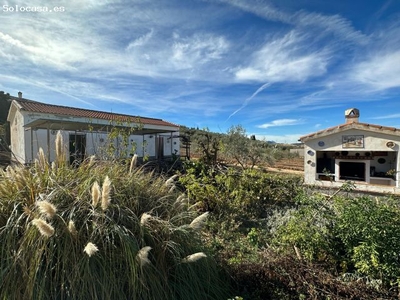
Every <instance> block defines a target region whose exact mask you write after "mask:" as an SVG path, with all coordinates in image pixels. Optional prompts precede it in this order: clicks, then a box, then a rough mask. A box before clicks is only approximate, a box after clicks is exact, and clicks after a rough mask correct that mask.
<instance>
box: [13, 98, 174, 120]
mask: <svg viewBox="0 0 400 300" xmlns="http://www.w3.org/2000/svg"><path fill="white" fill-rule="evenodd" d="M11 98H12V99H13V100H14V101H16V102H18V104H19V105H20V106H21V108H22V110H25V111H29V112H36V113H47V114H55V115H62V116H71V117H82V118H88V119H102V120H109V121H120V122H138V120H139V121H140V123H142V124H148V125H159V126H170V127H179V125H177V124H173V123H170V122H166V121H164V120H162V119H154V118H147V117H140V116H130V115H124V114H117V113H108V112H103V111H96V110H90V109H82V108H75V107H68V106H60V105H53V104H47V103H41V102H37V101H33V100H28V99H23V98H22V99H21V98H17V97H11Z"/></svg>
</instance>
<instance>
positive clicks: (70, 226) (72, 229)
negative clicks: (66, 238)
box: [68, 220, 78, 236]
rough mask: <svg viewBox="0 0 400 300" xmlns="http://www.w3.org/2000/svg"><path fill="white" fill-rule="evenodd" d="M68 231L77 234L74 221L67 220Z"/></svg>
mask: <svg viewBox="0 0 400 300" xmlns="http://www.w3.org/2000/svg"><path fill="white" fill-rule="evenodd" d="M68 231H69V232H70V233H71V234H72V235H73V236H77V235H78V231H77V230H76V227H75V223H74V221H72V220H71V221H69V223H68Z"/></svg>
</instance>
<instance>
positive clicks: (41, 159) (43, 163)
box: [38, 147, 47, 170]
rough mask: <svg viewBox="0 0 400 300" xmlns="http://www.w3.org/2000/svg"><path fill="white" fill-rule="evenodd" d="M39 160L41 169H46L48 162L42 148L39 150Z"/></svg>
mask: <svg viewBox="0 0 400 300" xmlns="http://www.w3.org/2000/svg"><path fill="white" fill-rule="evenodd" d="M38 160H39V167H40V168H41V169H42V170H43V169H44V167H45V166H46V163H47V161H46V156H45V154H44V151H43V148H42V147H40V148H39V153H38Z"/></svg>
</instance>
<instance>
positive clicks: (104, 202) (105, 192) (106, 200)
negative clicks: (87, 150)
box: [101, 176, 111, 210]
mask: <svg viewBox="0 0 400 300" xmlns="http://www.w3.org/2000/svg"><path fill="white" fill-rule="evenodd" d="M110 194H111V181H110V178H108V176H106V178H105V179H104V182H103V189H102V194H101V208H102V210H107V208H108V206H109V205H110V202H111V196H110Z"/></svg>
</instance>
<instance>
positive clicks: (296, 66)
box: [235, 30, 329, 82]
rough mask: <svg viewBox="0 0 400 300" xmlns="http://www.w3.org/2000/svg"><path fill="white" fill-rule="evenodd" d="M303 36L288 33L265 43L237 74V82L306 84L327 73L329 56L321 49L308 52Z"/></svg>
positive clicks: (304, 36)
mask: <svg viewBox="0 0 400 300" xmlns="http://www.w3.org/2000/svg"><path fill="white" fill-rule="evenodd" d="M307 40H308V38H307V37H306V34H300V33H299V32H297V31H294V30H293V31H290V32H289V33H287V34H286V35H285V36H284V37H282V38H277V39H274V40H272V41H270V42H268V43H267V44H265V45H264V46H263V47H262V48H261V49H260V50H258V51H257V52H255V53H254V54H253V55H252V59H251V61H250V63H249V65H248V66H246V67H243V68H240V69H239V70H238V71H237V72H236V73H235V76H236V79H237V80H239V81H246V80H254V81H261V82H282V81H301V82H303V81H306V80H307V79H308V78H309V77H314V76H320V75H322V74H324V73H325V72H326V69H327V65H328V62H329V56H328V55H327V54H328V53H326V52H327V51H326V50H324V49H320V50H316V51H312V50H311V51H310V48H309V45H307Z"/></svg>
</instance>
